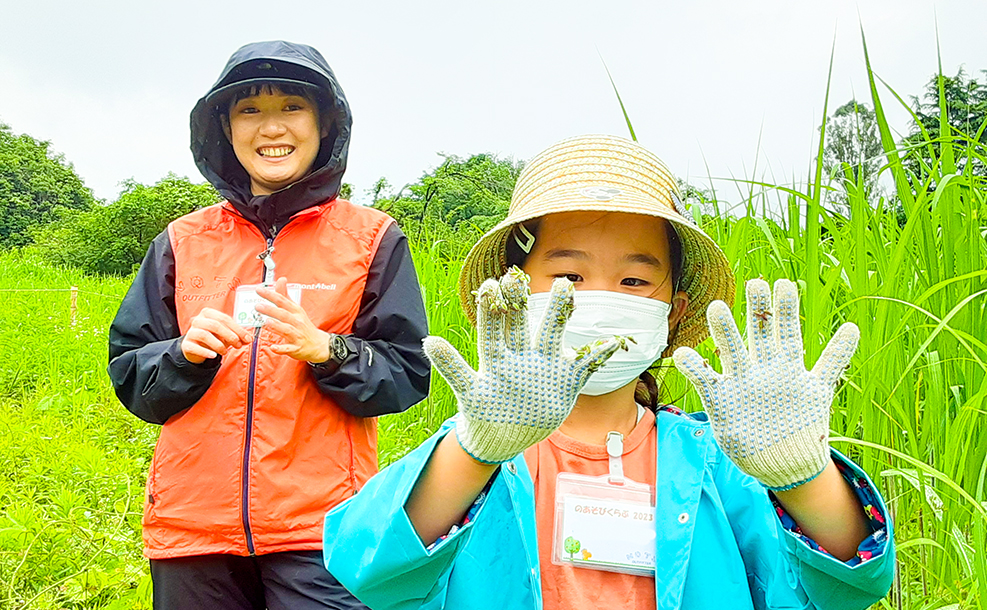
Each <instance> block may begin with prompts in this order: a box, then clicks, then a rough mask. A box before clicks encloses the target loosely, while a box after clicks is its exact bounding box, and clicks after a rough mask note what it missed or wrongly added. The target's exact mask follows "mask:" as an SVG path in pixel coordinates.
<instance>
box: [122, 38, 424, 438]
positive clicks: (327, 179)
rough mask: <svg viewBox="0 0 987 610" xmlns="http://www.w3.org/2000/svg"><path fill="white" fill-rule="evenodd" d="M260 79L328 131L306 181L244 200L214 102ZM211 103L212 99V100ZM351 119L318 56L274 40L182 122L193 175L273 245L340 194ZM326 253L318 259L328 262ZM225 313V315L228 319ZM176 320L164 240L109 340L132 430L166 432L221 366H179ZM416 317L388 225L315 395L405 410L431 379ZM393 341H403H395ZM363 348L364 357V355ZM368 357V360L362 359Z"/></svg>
mask: <svg viewBox="0 0 987 610" xmlns="http://www.w3.org/2000/svg"><path fill="white" fill-rule="evenodd" d="M258 68H262V69H263V70H266V72H264V73H265V74H271V76H272V79H271V80H274V81H276V80H277V79H278V78H285V79H291V80H299V79H304V80H305V81H306V82H308V83H310V84H312V85H315V86H316V87H318V92H317V95H316V98H317V101H318V103H319V110H320V117H321V120H323V121H330V128H329V131H328V135H327V136H326V137H325V138H323V140H322V143H321V146H320V150H319V154H318V157H317V158H316V161H315V164H314V165H313V170H312V171H311V172H310V173H309V174H308V175H307V176H306V177H305V178H303V179H301V180H299V181H298V182H295V183H294V184H291V185H290V186H287V187H285V188H283V189H281V190H279V191H276V192H274V193H272V194H270V195H260V196H253V195H252V193H251V191H250V178H249V176H248V175H247V173H246V171H245V170H244V169H243V166H242V165H241V164H240V163H239V161H237V159H236V156H235V154H234V152H233V147H232V146H231V144H230V143H229V141H228V140H227V138H226V136H225V134H224V132H223V128H222V123H221V120H220V116H221V114H222V113H225V112H227V108H228V106H227V104H228V102H227V99H228V98H222V97H221V96H220V98H219V101H218V102H216V101H214V99H215V98H216V97H217V96H216V95H215V94H216V93H217V92H220V93H221V92H222V91H224V90H225V89H224V88H228V86H229V85H230V84H231V83H236V82H237V81H240V80H243V78H244V76H245V75H248V76H249V75H257V74H259V73H261V72H259V70H258ZM211 96H212V97H211ZM351 125H352V117H351V115H350V110H349V106H348V104H347V103H346V98H345V96H344V95H343V91H342V89H341V88H340V86H339V84H338V82H337V81H336V77H335V75H334V74H333V72H332V70H331V69H330V68H329V65H328V64H327V63H326V61H325V59H323V57H322V55H321V54H320V53H319V52H318V51H316V50H315V49H313V48H311V47H309V46H306V45H299V44H293V43H288V42H283V41H273V42H260V43H254V44H249V45H246V46H244V47H242V48H241V49H239V50H238V51H237V52H236V53H235V54H234V55H233V56H232V57H231V58H230V61H229V63H228V64H227V66H226V68H225V69H224V70H223V73H222V75H221V76H220V78H219V80H218V81H217V82H216V84H215V85H213V87H212V88H211V89H210V91H209V93H207V94H206V96H204V97H203V98H202V99H201V100H199V102H198V103H197V104H196V106H195V108H194V109H193V111H192V115H191V132H192V145H191V148H192V154H193V156H194V157H195V162H196V165H197V166H198V167H199V170H200V171H201V172H202V175H203V176H205V177H206V179H207V180H208V181H209V182H210V183H211V184H212V185H213V186H214V187H216V189H217V190H218V191H219V192H220V194H221V195H222V196H223V197H224V198H226V200H227V201H229V202H230V204H231V205H232V206H233V207H234V208H235V209H236V211H237V212H238V213H239V214H241V215H242V216H243V217H244V218H246V219H247V220H249V221H250V222H252V223H253V224H254V225H256V226H257V227H258V228H259V229H260V230H261V232H262V233H264V234H265V235H268V236H273V234H275V233H276V232H277V230H278V229H279V228H281V227H283V226H284V225H285V224H286V223H288V222H290V220H289V219H290V217H291V216H292V215H293V214H296V213H297V212H299V211H301V210H304V209H306V208H308V207H311V206H314V205H318V204H320V203H323V202H326V201H330V200H332V199H335V198H336V197H338V195H339V191H340V187H341V185H342V177H343V173H344V171H345V170H346V157H347V151H348V148H349V139H350V127H351ZM331 254H332V253H331V252H327V253H326V255H327V256H331ZM227 313H230V312H227ZM179 332H180V331H179V327H178V320H177V316H176V310H175V259H174V254H173V253H172V249H171V243H170V240H169V236H168V232H167V231H164V232H162V233H161V234H160V235H158V236H157V237H156V238H155V239H154V241H153V242H152V243H151V246H150V248H149V249H148V252H147V255H146V256H145V257H144V261H143V263H142V264H141V267H140V270H139V271H138V272H137V277H136V278H135V279H134V283H133V284H132V285H131V287H130V290H129V291H128V292H127V295H126V296H125V297H124V299H123V302H122V303H121V305H120V309H119V311H118V312H117V315H116V318H115V319H114V320H113V323H112V325H111V326H110V331H109V369H108V371H109V375H110V379H111V380H112V382H113V387H114V389H115V390H116V394H117V396H118V397H119V399H120V401H121V402H122V403H123V404H124V405H125V406H126V407H127V408H128V409H129V410H130V411H131V412H133V413H134V414H135V415H137V416H138V417H140V418H141V419H143V420H145V421H148V422H151V423H156V424H163V423H165V422H166V421H167V420H168V419H169V418H170V417H172V416H173V415H175V414H177V413H179V412H181V411H183V410H185V409H188V408H189V407H192V406H193V405H194V404H195V403H196V401H198V400H199V398H201V397H202V395H203V394H205V392H206V390H207V389H208V388H209V385H210V384H211V382H212V380H213V378H214V376H215V374H216V371H218V369H219V365H220V361H221V357H216V358H213V359H212V360H207V361H206V362H204V363H202V364H193V363H191V362H189V361H188V360H187V359H186V358H185V357H184V355H183V353H182V350H181V341H182V337H181V336H180V334H179ZM427 334H428V329H427V323H426V318H425V308H424V305H423V302H422V295H421V290H420V287H419V284H418V278H417V275H416V274H415V268H414V264H413V262H412V259H411V253H410V250H409V248H408V240H407V237H405V235H404V233H402V232H401V230H400V229H399V228H398V226H397V225H396V224H391V225H390V226H389V227H388V228H387V229H386V232H385V234H384V236H383V238H382V239H381V242H380V245H379V246H378V249H377V253H376V256H375V258H374V260H373V262H372V263H371V266H370V270H369V274H368V277H367V284H366V288H365V291H364V296H363V300H362V302H361V305H360V311H359V314H358V315H357V318H356V321H355V322H354V324H353V332H352V334H351V335H349V336H347V337H346V343H347V346H348V347H349V352H350V355H349V357H348V358H347V359H346V360H345V361H344V362H343V363H342V364H341V365H340V366H339V367H338V368H333V367H328V368H323V367H314V366H313V367H310V368H311V371H312V374H313V375H314V376H315V377H316V379H317V381H318V384H319V387H320V388H321V389H322V391H324V392H326V393H327V394H329V395H330V396H331V397H332V398H333V399H334V400H335V401H336V402H337V404H339V405H340V406H341V407H342V408H343V409H345V410H346V411H348V412H349V413H351V414H353V415H357V416H361V417H372V416H377V415H382V414H385V413H396V412H400V411H403V410H405V409H407V408H408V407H410V406H411V405H413V404H415V403H417V402H419V401H420V400H422V399H423V398H424V397H425V396H426V395H427V394H428V387H429V377H430V368H429V364H428V361H427V359H426V358H425V355H424V353H423V352H422V347H421V340H422V339H423V338H424V337H425V336H426V335H427ZM396 337H401V340H396V339H395V338H396ZM365 344H369V346H371V347H372V352H371V350H367V349H365V348H364V346H365ZM371 353H374V354H376V355H377V357H370V356H369V354H371Z"/></svg>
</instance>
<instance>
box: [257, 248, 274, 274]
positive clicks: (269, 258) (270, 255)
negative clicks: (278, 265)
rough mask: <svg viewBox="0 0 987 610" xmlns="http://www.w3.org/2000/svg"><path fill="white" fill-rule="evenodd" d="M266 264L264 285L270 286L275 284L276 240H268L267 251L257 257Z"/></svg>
mask: <svg viewBox="0 0 987 610" xmlns="http://www.w3.org/2000/svg"><path fill="white" fill-rule="evenodd" d="M257 258H259V259H260V260H261V261H262V262H263V263H264V285H265V286H270V285H271V284H273V283H274V238H273V237H268V238H267V249H266V250H264V251H263V252H261V253H260V254H258V255H257Z"/></svg>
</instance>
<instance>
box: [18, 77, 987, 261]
mask: <svg viewBox="0 0 987 610" xmlns="http://www.w3.org/2000/svg"><path fill="white" fill-rule="evenodd" d="M981 74H982V75H984V77H985V78H984V82H981V81H979V80H977V79H976V78H973V77H968V76H967V74H966V73H965V72H964V71H963V70H962V69H961V70H959V71H958V72H957V74H956V76H943V77H942V95H943V98H944V99H945V101H946V104H945V107H946V109H947V113H946V114H947V123H948V127H949V134H948V135H949V136H950V137H951V138H952V142H953V144H954V146H967V145H973V146H979V147H981V148H980V150H981V151H983V150H984V147H985V146H987V71H981ZM939 88H940V77H939V76H938V75H935V76H933V77H932V78H931V79H930V80H929V82H928V84H927V85H926V87H925V89H924V91H923V92H922V95H921V96H913V97H912V98H911V100H912V110H913V116H914V120H913V122H912V125H911V129H910V131H909V135H908V136H906V137H905V138H904V139H903V140H902V141H901V142H900V143H899V150H900V151H902V152H903V153H904V154H903V164H904V166H905V168H906V169H907V170H908V172H909V175H910V176H911V177H912V185H913V188H920V185H922V184H925V183H926V182H927V180H926V177H927V176H929V175H935V172H933V171H932V170H933V165H934V164H935V163H936V162H937V161H935V160H937V159H939V158H940V141H941V140H940V138H941V137H943V134H941V133H940V132H941V129H940V110H939V108H940V106H939V97H940V89H939ZM827 123H828V124H827V126H826V144H825V148H824V155H823V167H824V169H825V171H826V172H828V174H829V175H830V177H831V178H832V184H833V185H834V186H833V189H832V191H831V194H830V204H831V206H832V207H833V209H834V210H836V211H846V202H847V193H848V192H850V189H863V190H864V191H865V194H866V197H867V198H868V200H870V201H876V200H877V199H878V198H880V197H882V196H883V195H884V193H882V192H881V187H880V184H879V180H878V175H879V173H880V170H881V168H882V167H883V166H884V164H885V163H886V160H885V156H884V149H883V147H882V145H881V142H880V135H879V134H878V130H877V120H876V116H875V114H874V110H873V109H871V108H869V107H867V106H866V105H865V104H862V103H858V102H857V101H855V100H850V101H849V102H847V103H846V104H843V105H842V106H840V107H838V108H837V109H836V111H835V112H834V113H833V115H832V116H830V117H828V120H827ZM441 157H442V162H441V163H440V164H439V165H438V166H437V167H436V168H435V169H433V170H431V171H427V172H425V173H423V174H422V176H421V177H420V178H419V179H418V180H416V181H415V182H413V183H410V184H406V185H404V186H402V187H400V188H395V187H394V186H393V185H391V184H390V183H388V181H387V180H386V179H385V178H381V179H380V180H378V181H377V182H376V183H375V184H374V185H373V187H372V188H370V189H369V190H368V191H367V195H368V196H369V198H370V199H371V205H373V206H374V207H376V208H378V209H380V210H383V211H385V212H387V213H388V214H390V215H391V216H393V217H394V218H395V219H396V220H397V221H398V223H399V224H400V225H401V227H402V228H403V229H404V231H405V233H407V234H408V235H409V236H410V237H411V238H412V239H418V240H425V241H427V242H429V243H433V242H434V243H439V242H448V243H450V244H454V245H456V246H457V247H460V246H462V245H464V244H466V245H468V244H471V243H473V242H474V241H475V240H476V239H477V238H478V237H479V236H480V235H482V234H483V233H484V232H485V231H487V230H488V229H490V228H491V227H493V226H494V225H495V224H496V223H497V222H498V221H500V220H501V219H502V218H503V217H504V216H505V215H506V213H507V208H508V206H509V204H510V200H511V193H512V192H513V190H514V184H515V182H516V181H517V178H518V175H519V174H520V172H521V168H522V164H521V163H520V162H518V161H515V160H513V159H510V158H499V157H497V156H495V155H491V154H486V153H484V154H477V155H473V156H471V157H458V156H455V155H441ZM964 159H969V161H966V162H965V163H966V165H964V164H962V163H961V164H960V165H959V166H958V167H957V171H959V172H970V173H972V174H974V175H978V176H982V177H984V178H985V179H987V164H985V161H984V160H985V159H987V154H979V155H969V156H965V157H964ZM123 186H124V189H123V192H122V193H121V194H120V196H119V197H118V198H117V199H116V200H115V201H112V202H103V201H97V200H96V199H95V198H94V197H93V194H92V192H91V191H90V190H89V189H88V188H87V187H86V186H85V185H84V184H83V182H82V180H81V179H80V178H79V176H78V175H77V174H76V173H75V171H74V169H73V167H72V165H71V164H70V163H68V162H67V161H66V160H65V159H64V157H63V156H62V155H56V154H54V153H53V152H52V151H51V149H50V143H48V142H45V141H41V140H37V139H35V138H32V137H31V136H28V135H15V134H14V133H13V132H12V131H11V129H10V127H8V126H7V125H4V124H2V123H0V249H5V248H30V249H32V250H34V251H36V252H37V253H38V254H39V255H41V256H42V257H44V258H45V259H46V260H48V261H51V262H53V263H56V264H64V265H72V266H76V267H80V268H82V269H84V270H86V271H87V272H90V273H108V274H128V273H131V272H133V270H134V269H136V268H137V266H138V265H139V264H140V262H141V260H142V258H143V256H144V253H145V252H146V251H147V247H148V245H149V244H150V242H151V240H152V239H154V237H155V236H156V235H157V234H159V233H160V232H161V231H163V230H164V229H165V228H166V227H167V225H168V223H169V222H170V221H171V220H173V219H175V218H177V217H179V216H181V215H183V214H187V213H189V212H191V211H193V210H196V209H199V208H202V207H204V206H207V205H211V204H213V203H215V202H217V201H218V200H219V194H218V193H217V192H216V191H215V190H214V189H213V188H212V187H211V186H209V185H208V184H194V183H192V182H191V181H189V180H188V179H187V178H184V177H179V176H176V175H174V174H169V175H168V176H166V177H165V178H163V179H162V180H160V181H159V182H157V183H155V184H153V185H144V184H140V183H138V182H135V181H132V180H131V181H127V182H125V183H124V185H123ZM680 186H681V188H682V191H683V193H684V198H685V199H686V201H687V202H689V203H691V204H693V205H700V206H701V207H700V210H701V211H703V212H706V213H709V211H710V210H711V209H715V208H714V206H713V205H712V203H715V202H712V198H713V194H712V193H711V192H709V191H706V190H703V189H700V188H696V187H693V186H692V185H689V184H686V183H681V184H680ZM933 188H934V185H933ZM352 190H353V187H352V186H351V185H349V184H344V185H343V190H342V193H341V195H342V196H343V197H344V198H350V197H351V196H352Z"/></svg>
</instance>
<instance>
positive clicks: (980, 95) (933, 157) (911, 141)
mask: <svg viewBox="0 0 987 610" xmlns="http://www.w3.org/2000/svg"><path fill="white" fill-rule="evenodd" d="M980 72H981V74H983V75H984V77H985V79H984V82H983V83H981V82H979V81H978V80H977V79H976V78H967V76H966V73H965V72H964V71H963V69H962V68H960V69H959V70H958V71H957V72H956V76H942V77H941V78H942V88H943V101H944V102H945V109H946V117H947V122H948V123H949V127H950V130H949V133H948V134H942V133H941V130H940V114H941V110H940V99H939V78H940V76H939V75H938V74H935V75H933V76H932V77H931V78H930V79H929V82H928V83H926V85H925V92H924V93H923V94H922V97H921V98H920V97H919V96H912V107H913V110H914V112H915V117H916V118H917V120H915V121H913V122H912V128H911V130H910V132H909V135H908V137H907V138H905V139H904V142H903V144H905V145H906V146H909V147H912V150H911V152H910V154H908V155H907V156H906V157H905V159H904V164H905V167H906V168H907V169H908V170H909V171H910V172H911V173H912V174H913V175H914V176H916V177H917V178H918V179H919V180H921V179H922V178H923V177H926V176H928V175H929V174H930V172H931V169H932V168H933V167H935V165H936V163H937V162H938V161H937V160H938V159H939V155H940V154H941V150H942V146H941V144H940V143H939V141H938V140H939V138H941V137H946V136H949V137H951V139H952V145H953V148H954V149H963V148H970V149H971V150H973V149H975V148H979V149H980V150H979V154H976V155H967V154H962V155H956V171H957V172H960V173H963V172H964V171H966V169H967V165H968V164H969V166H970V167H969V170H970V171H971V173H972V174H974V175H976V176H983V177H987V163H985V162H984V159H985V158H987V154H985V150H984V148H985V145H987V128H985V125H987V70H981V71H980ZM923 131H924V134H923ZM925 134H928V136H927V137H926V135H925Z"/></svg>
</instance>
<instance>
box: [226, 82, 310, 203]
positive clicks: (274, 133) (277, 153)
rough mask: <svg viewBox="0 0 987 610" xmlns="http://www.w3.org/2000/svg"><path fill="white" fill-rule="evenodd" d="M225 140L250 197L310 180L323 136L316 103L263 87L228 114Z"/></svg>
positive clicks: (238, 103)
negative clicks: (245, 178)
mask: <svg viewBox="0 0 987 610" xmlns="http://www.w3.org/2000/svg"><path fill="white" fill-rule="evenodd" d="M227 135H228V136H229V138H230V143H231V144H233V152H235V153H236V158H237V159H238V160H239V161H240V164H241V165H242V166H243V168H244V169H245V170H247V174H249V175H250V190H251V192H252V193H253V194H254V195H269V194H271V193H273V192H274V191H276V190H278V189H282V188H284V187H286V186H288V185H290V184H292V183H294V182H297V181H298V180H301V179H302V178H304V177H305V176H306V175H307V174H308V172H309V171H310V170H311V169H312V164H313V163H315V158H316V156H318V154H319V144H320V142H321V140H322V137H323V136H324V135H325V134H324V133H322V132H321V131H320V128H319V112H318V108H317V107H316V105H315V103H314V102H313V101H311V100H309V99H307V98H305V97H301V96H298V95H285V94H283V93H281V91H279V90H278V89H276V88H270V87H265V88H264V89H262V90H261V92H260V94H259V95H255V96H253V97H249V98H246V99H242V100H239V101H238V102H236V103H235V104H234V105H233V106H232V107H231V108H230V119H229V133H228V134H227Z"/></svg>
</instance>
